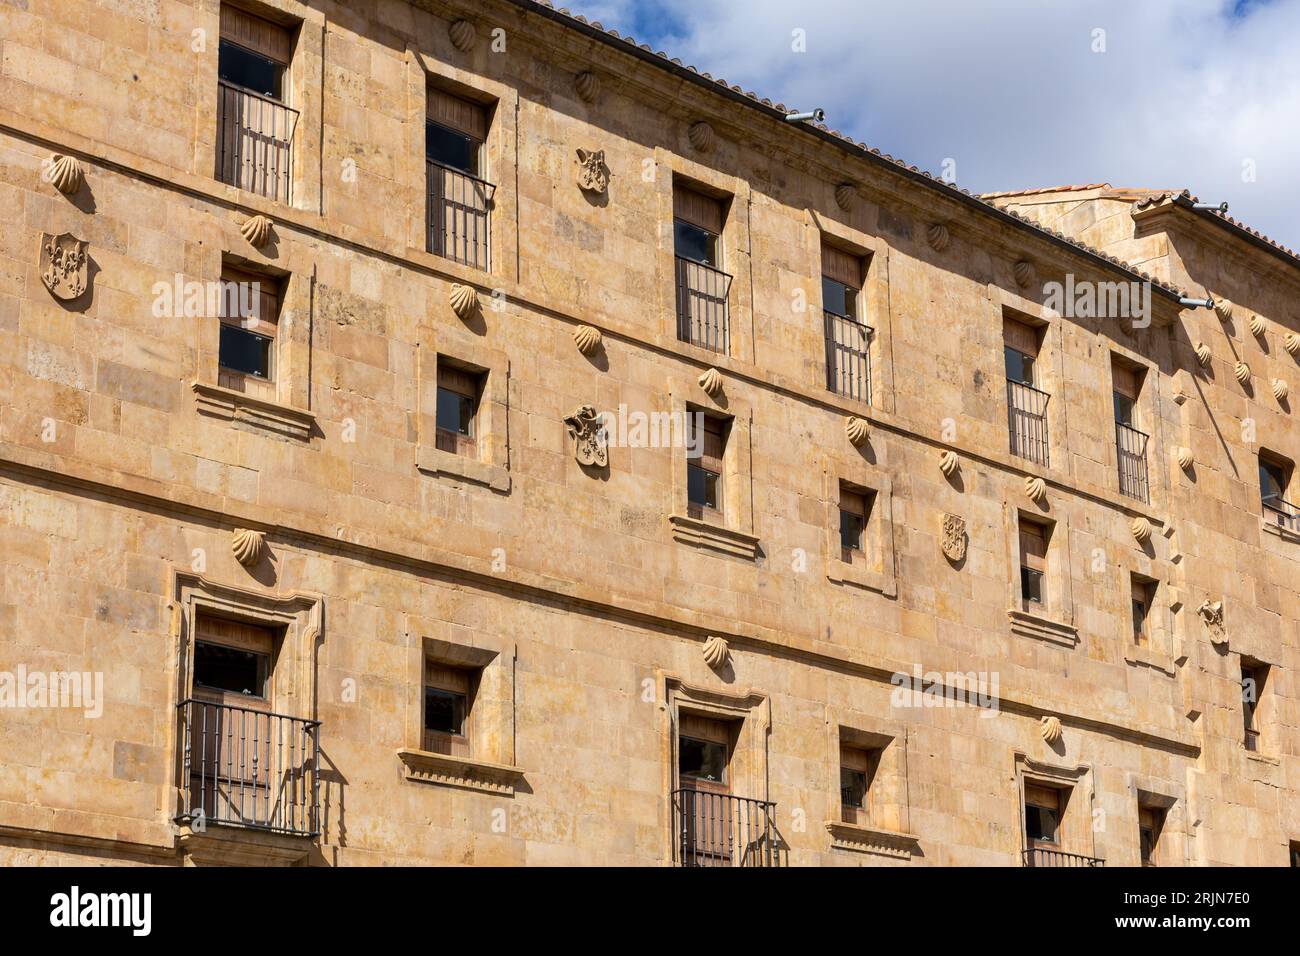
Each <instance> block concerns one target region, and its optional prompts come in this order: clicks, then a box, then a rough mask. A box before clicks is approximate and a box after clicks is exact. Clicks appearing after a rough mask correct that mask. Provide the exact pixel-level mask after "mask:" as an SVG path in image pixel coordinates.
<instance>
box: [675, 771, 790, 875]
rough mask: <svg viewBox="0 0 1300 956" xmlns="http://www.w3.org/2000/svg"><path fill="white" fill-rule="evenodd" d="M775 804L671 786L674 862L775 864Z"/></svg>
mask: <svg viewBox="0 0 1300 956" xmlns="http://www.w3.org/2000/svg"><path fill="white" fill-rule="evenodd" d="M775 818H776V804H775V803H768V802H767V801H765V800H751V799H749V798H747V797H734V796H732V795H731V794H729V793H711V792H709V791H707V790H690V789H682V790H674V791H673V833H675V834H676V836H677V840H676V847H675V852H676V854H677V859H676V863H677V865H678V866H780V859H779V857H778V854H777V847H776V840H777V836H776V822H775Z"/></svg>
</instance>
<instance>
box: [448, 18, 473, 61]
mask: <svg viewBox="0 0 1300 956" xmlns="http://www.w3.org/2000/svg"><path fill="white" fill-rule="evenodd" d="M474 32H475V31H474V24H472V23H470V22H469V21H468V20H457V21H456V22H455V23H453V24H452V25H451V26H449V27H448V28H447V36H449V37H450V38H451V45H452V46H454V47H455V48H456V49H457V50H460V52H461V53H464V52H465V51H466V50H468V49H469V48H470V47H472V46H473V45H474Z"/></svg>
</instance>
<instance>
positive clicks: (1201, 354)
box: [1196, 342, 1214, 368]
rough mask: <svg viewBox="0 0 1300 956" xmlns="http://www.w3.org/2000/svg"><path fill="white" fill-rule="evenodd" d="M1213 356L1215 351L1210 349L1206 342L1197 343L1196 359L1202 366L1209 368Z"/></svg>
mask: <svg viewBox="0 0 1300 956" xmlns="http://www.w3.org/2000/svg"><path fill="white" fill-rule="evenodd" d="M1213 357H1214V353H1213V352H1211V351H1210V347H1209V346H1208V345H1206V344H1205V343H1204V342H1197V343H1196V361H1198V362H1200V363H1201V368H1208V367H1209V365H1210V359H1212V358H1213Z"/></svg>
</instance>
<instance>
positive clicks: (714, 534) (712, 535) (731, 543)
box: [668, 515, 759, 561]
mask: <svg viewBox="0 0 1300 956" xmlns="http://www.w3.org/2000/svg"><path fill="white" fill-rule="evenodd" d="M668 523H669V524H670V525H671V526H672V529H673V540H674V541H680V542H682V543H683V544H689V545H694V546H695V547H697V548H708V549H710V550H712V551H718V552H721V553H722V554H729V555H732V556H733V557H738V558H745V559H747V560H750V561H753V560H755V559H757V558H758V556H759V545H758V538H757V537H756V536H754V535H752V534H746V533H745V532H743V531H735V530H733V529H731V528H724V527H722V526H721V525H716V524H710V523H709V522H707V521H701V520H700V519H699V518H691V517H688V516H686V515H669V516H668Z"/></svg>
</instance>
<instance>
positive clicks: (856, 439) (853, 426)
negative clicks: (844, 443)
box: [844, 415, 871, 448]
mask: <svg viewBox="0 0 1300 956" xmlns="http://www.w3.org/2000/svg"><path fill="white" fill-rule="evenodd" d="M844 434H845V435H847V436H848V438H849V441H850V442H852V443H853V447H854V448H861V447H862V446H863V445H865V444H866V443H867V436H869V435H870V434H871V427H870V426H869V425H868V424H867V423H866V421H864V420H863V419H861V418H858V417H857V416H856V415H850V416H849V417H848V418H846V419H844Z"/></svg>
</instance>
